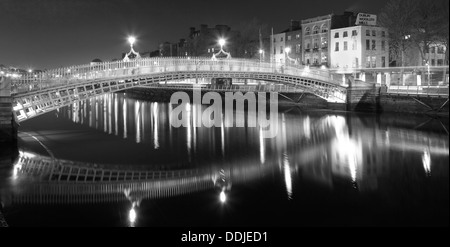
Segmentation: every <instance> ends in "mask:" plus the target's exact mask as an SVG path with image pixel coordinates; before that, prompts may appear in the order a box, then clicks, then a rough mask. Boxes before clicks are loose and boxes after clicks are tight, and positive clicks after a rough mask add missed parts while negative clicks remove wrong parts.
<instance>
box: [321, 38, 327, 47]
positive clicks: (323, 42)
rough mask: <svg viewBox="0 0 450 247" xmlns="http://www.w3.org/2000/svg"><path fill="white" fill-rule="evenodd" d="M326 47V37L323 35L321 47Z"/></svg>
mask: <svg viewBox="0 0 450 247" xmlns="http://www.w3.org/2000/svg"><path fill="white" fill-rule="evenodd" d="M327 47H328V39H327V38H325V37H322V48H327Z"/></svg>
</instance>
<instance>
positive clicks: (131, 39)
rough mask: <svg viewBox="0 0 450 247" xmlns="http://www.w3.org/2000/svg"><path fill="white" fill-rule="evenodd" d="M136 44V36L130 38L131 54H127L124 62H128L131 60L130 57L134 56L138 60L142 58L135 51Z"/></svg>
mask: <svg viewBox="0 0 450 247" xmlns="http://www.w3.org/2000/svg"><path fill="white" fill-rule="evenodd" d="M135 42H136V38H135V37H134V36H128V43H130V52H128V53H127V54H125V57H124V58H123V61H125V62H127V61H129V60H130V57H129V56H130V55H131V54H134V55H135V56H136V58H141V56H140V55H139V53H138V52H135V51H134V49H133V45H134V43H135Z"/></svg>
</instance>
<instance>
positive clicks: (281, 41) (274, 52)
mask: <svg viewBox="0 0 450 247" xmlns="http://www.w3.org/2000/svg"><path fill="white" fill-rule="evenodd" d="M271 37H272V39H271V41H272V42H271V46H270V54H271V56H270V57H271V59H270V60H271V62H272V63H275V64H278V65H282V64H285V63H286V54H285V52H284V49H285V48H286V33H277V34H273V35H271Z"/></svg>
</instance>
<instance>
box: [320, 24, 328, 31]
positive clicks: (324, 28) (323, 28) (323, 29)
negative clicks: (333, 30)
mask: <svg viewBox="0 0 450 247" xmlns="http://www.w3.org/2000/svg"><path fill="white" fill-rule="evenodd" d="M321 29H322V31H321V32H322V33H326V32H328V26H327V25H326V24H323V25H322V28H321Z"/></svg>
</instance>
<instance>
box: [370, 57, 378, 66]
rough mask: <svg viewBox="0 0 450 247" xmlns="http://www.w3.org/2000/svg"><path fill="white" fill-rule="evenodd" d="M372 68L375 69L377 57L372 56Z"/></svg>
mask: <svg viewBox="0 0 450 247" xmlns="http://www.w3.org/2000/svg"><path fill="white" fill-rule="evenodd" d="M371 62H372V68H376V67H377V57H375V56H372V61H371Z"/></svg>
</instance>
